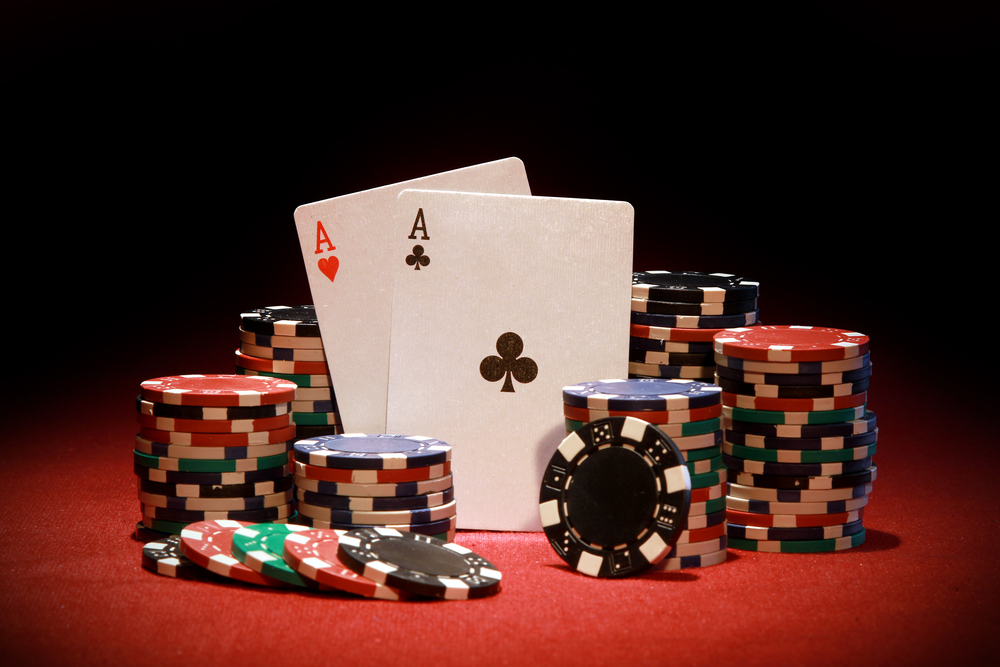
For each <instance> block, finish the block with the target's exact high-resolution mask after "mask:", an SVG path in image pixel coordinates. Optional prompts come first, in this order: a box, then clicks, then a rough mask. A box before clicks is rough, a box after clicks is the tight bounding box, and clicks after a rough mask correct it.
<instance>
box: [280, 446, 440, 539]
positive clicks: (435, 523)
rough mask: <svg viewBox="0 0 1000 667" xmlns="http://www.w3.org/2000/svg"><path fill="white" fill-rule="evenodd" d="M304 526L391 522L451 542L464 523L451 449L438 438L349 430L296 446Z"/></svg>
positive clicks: (348, 527)
mask: <svg viewBox="0 0 1000 667" xmlns="http://www.w3.org/2000/svg"><path fill="white" fill-rule="evenodd" d="M292 457H293V459H294V466H295V485H296V487H297V488H296V499H297V500H298V504H297V508H298V512H299V518H298V523H302V524H305V525H308V526H311V527H313V528H326V529H334V530H352V529H355V528H371V527H388V528H394V529H396V530H402V531H407V532H412V533H418V534H421V535H431V536H434V537H439V538H441V539H447V540H451V539H452V538H453V537H454V535H455V527H456V521H457V511H456V501H455V491H454V487H453V486H452V476H451V446H450V445H448V444H447V443H444V442H442V441H440V440H435V439H434V438H426V437H420V436H405V435H391V434H372V435H369V434H364V433H348V434H343V435H329V436H320V437H316V438H308V439H305V440H299V441H297V442H296V443H295V445H294V447H293V449H292Z"/></svg>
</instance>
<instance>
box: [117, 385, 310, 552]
mask: <svg viewBox="0 0 1000 667" xmlns="http://www.w3.org/2000/svg"><path fill="white" fill-rule="evenodd" d="M295 390H296V386H295V385H294V384H293V383H291V382H287V381H285V380H280V379H278V378H269V377H248V376H243V375H179V376H170V377H161V378H155V379H153V380H146V381H145V382H143V383H141V385H140V395H139V396H137V397H136V408H137V418H138V422H139V434H138V435H137V436H136V437H135V450H134V452H133V456H134V461H135V474H136V476H137V477H138V487H139V489H138V494H139V501H140V507H141V510H142V520H141V521H140V523H139V525H137V526H136V534H137V535H139V536H140V537H149V536H152V535H155V534H156V533H161V534H163V535H166V534H178V533H179V532H180V531H181V529H182V528H183V527H184V526H185V525H187V524H189V523H192V522H195V521H202V520H205V519H239V520H246V521H255V522H264V521H287V520H288V519H289V518H291V517H293V515H294V512H293V500H294V490H293V488H292V485H293V481H294V480H293V477H292V475H291V471H290V469H289V468H290V466H289V454H288V452H289V450H290V449H291V447H292V443H293V442H294V440H295V425H294V424H293V423H292V421H291V402H292V400H293V399H294V398H295Z"/></svg>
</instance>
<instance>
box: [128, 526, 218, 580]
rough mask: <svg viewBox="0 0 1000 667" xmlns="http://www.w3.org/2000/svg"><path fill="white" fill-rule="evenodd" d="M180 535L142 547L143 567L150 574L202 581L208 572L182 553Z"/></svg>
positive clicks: (170, 536)
mask: <svg viewBox="0 0 1000 667" xmlns="http://www.w3.org/2000/svg"><path fill="white" fill-rule="evenodd" d="M180 543H181V538H180V536H179V535H169V536H167V537H165V538H163V539H162V540H157V541H155V542H148V543H147V544H146V545H144V546H143V547H142V566H143V567H144V568H146V569H147V570H149V571H150V572H155V573H156V574H162V575H163V576H165V577H174V578H175V579H202V578H205V576H206V573H207V570H206V569H205V568H203V567H201V566H200V565H196V564H195V563H194V562H192V561H191V560H190V559H189V558H188V557H187V556H185V555H184V554H183V553H182V552H181V547H180Z"/></svg>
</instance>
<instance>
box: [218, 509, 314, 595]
mask: <svg viewBox="0 0 1000 667" xmlns="http://www.w3.org/2000/svg"><path fill="white" fill-rule="evenodd" d="M303 530H312V528H310V527H309V526H300V525H297V524H289V523H257V524H253V525H251V526H244V527H242V528H240V529H239V530H237V531H236V532H235V533H233V546H232V554H233V557H234V558H235V559H236V560H238V561H239V562H241V563H243V564H244V565H246V566H247V567H249V568H250V569H251V570H255V571H257V572H259V573H261V574H263V575H266V576H268V577H273V578H274V579H277V580H279V581H283V582H285V583H288V584H292V585H293V586H302V587H315V586H316V583H315V582H313V581H311V580H309V579H306V578H305V577H303V576H302V575H300V574H299V573H298V572H296V571H295V570H293V569H292V567H291V566H290V565H289V564H288V563H286V562H285V559H284V553H285V538H286V537H288V535H290V534H292V533H297V532H299V531H303Z"/></svg>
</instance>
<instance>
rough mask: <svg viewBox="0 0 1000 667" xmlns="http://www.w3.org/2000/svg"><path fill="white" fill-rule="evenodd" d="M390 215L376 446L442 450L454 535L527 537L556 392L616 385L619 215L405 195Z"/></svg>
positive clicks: (622, 340) (522, 202)
mask: <svg viewBox="0 0 1000 667" xmlns="http://www.w3.org/2000/svg"><path fill="white" fill-rule="evenodd" d="M397 211H398V212H397V221H398V222H397V224H398V228H397V233H396V238H395V239H394V242H395V246H394V251H393V252H390V253H388V256H387V257H386V261H387V262H388V264H389V266H390V267H391V270H392V271H393V273H394V291H393V312H392V343H391V348H390V360H389V394H388V406H387V407H388V409H387V423H386V426H387V429H388V432H390V433H404V434H413V435H424V436H429V437H433V438H438V439H441V440H444V441H445V442H447V443H449V444H450V445H452V448H453V451H452V473H453V474H454V487H455V498H456V500H457V501H458V527H459V528H473V529H480V530H519V531H527V530H541V520H540V519H539V513H538V493H539V485H540V484H541V480H542V473H543V471H544V469H545V466H546V465H547V463H548V460H549V458H550V457H551V455H552V453H553V452H554V451H555V449H556V447H558V445H559V443H560V442H561V441H562V440H563V438H565V436H566V427H565V421H564V417H563V401H562V388H563V387H564V386H567V385H571V384H576V383H579V382H585V381H588V380H599V379H602V378H624V377H627V373H628V337H629V307H630V306H629V298H630V294H631V278H632V234H633V209H632V206H631V205H630V204H628V203H626V202H617V201H595V200H584V199H562V198H552V197H525V196H513V195H495V194H475V193H462V192H429V191H423V190H406V191H403V192H402V193H401V194H400V195H399V198H398V208H397ZM414 233H416V234H417V235H421V234H422V236H420V240H419V245H420V246H421V247H420V253H419V255H417V253H416V251H415V249H414V247H413V246H414V245H415V243H416V242H415V240H414V239H413V238H411V237H412V236H413V235H414ZM424 236H426V239H424V238H423V237H424ZM424 260H426V263H425V262H424Z"/></svg>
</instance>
